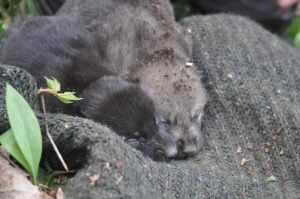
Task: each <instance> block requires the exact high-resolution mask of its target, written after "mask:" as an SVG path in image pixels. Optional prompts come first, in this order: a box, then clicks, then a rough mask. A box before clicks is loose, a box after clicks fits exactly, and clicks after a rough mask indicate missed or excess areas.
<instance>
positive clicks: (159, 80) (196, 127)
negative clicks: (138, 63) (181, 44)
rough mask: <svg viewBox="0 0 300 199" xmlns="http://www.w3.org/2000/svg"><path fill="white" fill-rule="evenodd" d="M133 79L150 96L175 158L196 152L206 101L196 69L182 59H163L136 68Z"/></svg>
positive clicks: (201, 138)
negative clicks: (175, 152)
mask: <svg viewBox="0 0 300 199" xmlns="http://www.w3.org/2000/svg"><path fill="white" fill-rule="evenodd" d="M135 78H136V81H138V82H139V83H140V85H141V87H143V88H144V89H145V90H147V91H148V92H149V93H150V94H151V95H152V96H153V100H154V104H155V108H156V112H157V113H158V114H159V116H160V121H161V125H164V127H165V128H166V130H167V131H168V132H169V133H170V135H172V137H173V139H174V140H175V142H176V145H177V150H178V153H177V155H176V157H177V158H184V157H187V156H191V155H194V154H196V153H197V152H198V151H199V150H200V149H201V147H202V145H203V135H202V133H201V120H202V116H203V108H204V106H205V104H206V101H207V99H206V91H205V89H204V87H203V85H202V83H201V80H200V76H199V74H198V72H197V70H196V68H195V67H194V66H192V64H191V63H186V62H185V61H182V60H175V61H170V60H162V61H159V62H153V63H151V64H149V65H146V66H145V67H143V68H141V69H139V70H138V71H137V73H136V74H135Z"/></svg>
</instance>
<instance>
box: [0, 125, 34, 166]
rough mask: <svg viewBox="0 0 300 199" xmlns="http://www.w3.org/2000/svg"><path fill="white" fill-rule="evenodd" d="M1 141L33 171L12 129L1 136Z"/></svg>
mask: <svg viewBox="0 0 300 199" xmlns="http://www.w3.org/2000/svg"><path fill="white" fill-rule="evenodd" d="M0 143H1V144H2V146H3V147H4V148H5V149H6V150H7V151H8V152H9V153H10V155H12V156H13V157H14V158H15V159H16V160H17V161H18V162H19V163H20V164H21V165H23V167H24V168H25V169H26V170H27V171H31V169H30V166H29V164H28V162H27V161H26V159H25V157H24V155H23V153H22V151H21V150H20V148H19V146H18V144H17V142H16V139H15V136H14V134H13V131H12V129H9V130H7V131H6V132H5V133H3V134H2V135H1V136H0Z"/></svg>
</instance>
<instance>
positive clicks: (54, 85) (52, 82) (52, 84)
mask: <svg viewBox="0 0 300 199" xmlns="http://www.w3.org/2000/svg"><path fill="white" fill-rule="evenodd" d="M44 78H45V79H46V82H47V85H48V87H49V88H51V89H54V90H57V91H60V83H59V82H58V81H57V79H55V78H54V77H52V79H48V78H47V77H44Z"/></svg>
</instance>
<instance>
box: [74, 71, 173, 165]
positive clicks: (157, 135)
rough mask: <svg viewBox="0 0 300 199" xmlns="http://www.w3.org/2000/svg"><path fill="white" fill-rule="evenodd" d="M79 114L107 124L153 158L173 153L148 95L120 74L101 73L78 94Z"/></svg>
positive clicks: (170, 141) (168, 155)
mask: <svg viewBox="0 0 300 199" xmlns="http://www.w3.org/2000/svg"><path fill="white" fill-rule="evenodd" d="M81 97H83V98H84V99H83V100H82V102H81V104H80V109H81V112H82V115H83V116H84V117H86V118H90V119H93V120H95V121H96V122H100V123H103V124H106V125H107V126H109V127H111V128H112V129H113V130H114V131H115V132H116V133H117V134H118V135H120V136H123V137H124V139H125V141H126V142H128V143H129V144H130V145H131V146H133V147H134V148H136V149H138V150H140V151H142V152H143V154H144V155H147V156H149V157H151V158H153V159H155V160H163V159H165V158H171V157H174V156H176V154H177V148H176V144H175V142H174V140H173V139H172V136H170V134H168V133H167V131H166V130H165V127H164V126H163V125H161V122H160V121H159V120H158V119H159V118H158V117H156V116H155V108H154V104H153V101H152V98H151V97H150V96H149V95H148V94H147V93H146V92H145V91H144V90H142V89H141V88H140V87H139V86H138V85H136V84H134V83H130V82H127V81H125V80H123V79H121V78H120V77H115V76H108V77H102V78H101V79H99V80H97V81H96V82H95V83H93V84H92V85H90V86H89V87H88V88H87V89H86V90H85V91H84V93H83V95H82V96H81Z"/></svg>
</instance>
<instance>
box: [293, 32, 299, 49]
mask: <svg viewBox="0 0 300 199" xmlns="http://www.w3.org/2000/svg"><path fill="white" fill-rule="evenodd" d="M294 45H295V47H296V48H300V32H298V33H297V35H296V37H295V40H294Z"/></svg>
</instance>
